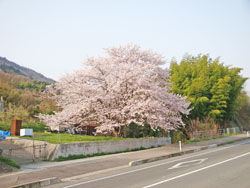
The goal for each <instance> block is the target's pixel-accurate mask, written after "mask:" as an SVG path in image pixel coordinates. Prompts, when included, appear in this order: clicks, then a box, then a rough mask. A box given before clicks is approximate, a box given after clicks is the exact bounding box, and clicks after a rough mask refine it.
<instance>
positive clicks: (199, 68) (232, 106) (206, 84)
mask: <svg viewBox="0 0 250 188" xmlns="http://www.w3.org/2000/svg"><path fill="white" fill-rule="evenodd" d="M170 70H171V72H170V73H171V78H170V80H171V82H172V86H171V91H172V92H174V93H177V94H181V95H183V96H187V97H188V100H189V101H190V102H191V107H192V111H191V114H190V116H189V118H190V119H200V120H204V119H205V118H207V117H210V118H212V119H214V120H216V121H217V122H220V123H221V124H224V123H226V122H227V121H229V120H231V119H232V118H233V116H234V115H235V114H236V112H237V110H239V107H238V105H239V104H238V102H237V98H238V97H239V96H240V92H241V90H242V88H243V84H244V82H245V81H246V80H247V78H244V77H242V76H241V75H240V72H241V70H242V69H241V68H232V67H230V66H225V65H224V64H223V63H220V62H219V58H216V59H214V60H212V59H211V58H210V57H209V55H198V56H196V57H194V56H189V55H186V56H184V57H183V59H182V60H181V62H180V63H177V62H176V61H173V62H171V66H170Z"/></svg>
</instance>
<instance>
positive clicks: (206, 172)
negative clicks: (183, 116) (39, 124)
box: [50, 140, 250, 188]
mask: <svg viewBox="0 0 250 188" xmlns="http://www.w3.org/2000/svg"><path fill="white" fill-rule="evenodd" d="M50 187H53V188H59V187H60V188H61V187H64V188H80V187H84V188H94V187H98V188H100V187H107V188H110V187H118V188H123V187H140V188H149V187H155V188H159V187H164V188H165V187H178V188H179V187H185V188H189V187H190V188H191V187H192V188H196V187H197V188H198V187H199V188H203V187H209V188H211V187H227V188H231V187H232V188H235V187H237V188H238V187H248V188H249V187H250V141H249V140H247V141H243V142H240V143H237V144H232V145H227V146H224V147H219V148H213V149H209V150H206V151H203V152H198V153H193V154H189V155H184V156H180V157H175V158H172V159H168V160H162V161H158V162H154V163H148V164H144V165H139V166H135V167H129V166H128V167H123V168H119V169H113V170H112V171H105V172H101V173H94V174H93V175H87V176H86V175H83V176H78V177H74V178H71V179H67V180H66V179H65V181H64V182H63V183H60V184H56V185H53V186H50Z"/></svg>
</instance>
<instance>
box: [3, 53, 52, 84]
mask: <svg viewBox="0 0 250 188" xmlns="http://www.w3.org/2000/svg"><path fill="white" fill-rule="evenodd" d="M0 69H1V70H2V71H3V72H5V73H11V74H16V75H20V76H24V77H28V78H30V79H32V80H35V81H40V82H46V83H54V82H55V81H54V80H53V79H50V78H47V77H45V76H44V75H42V74H40V73H38V72H36V71H34V70H32V69H29V68H26V67H23V66H20V65H18V64H16V63H14V62H12V61H9V60H8V59H6V58H4V57H0Z"/></svg>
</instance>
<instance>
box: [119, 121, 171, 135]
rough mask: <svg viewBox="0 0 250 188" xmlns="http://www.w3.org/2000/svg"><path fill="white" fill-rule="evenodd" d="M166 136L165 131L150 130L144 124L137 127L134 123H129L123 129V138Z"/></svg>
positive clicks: (158, 129) (146, 124)
mask: <svg viewBox="0 0 250 188" xmlns="http://www.w3.org/2000/svg"><path fill="white" fill-rule="evenodd" d="M166 135H167V133H166V131H164V130H163V129H162V128H157V129H156V130H152V129H151V127H150V125H149V124H148V123H145V125H144V126H138V125H137V124H136V123H130V124H129V125H128V126H126V127H124V129H123V136H124V137H125V138H141V137H160V136H166Z"/></svg>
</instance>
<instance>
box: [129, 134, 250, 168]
mask: <svg viewBox="0 0 250 188" xmlns="http://www.w3.org/2000/svg"><path fill="white" fill-rule="evenodd" d="M247 139H249V138H248V137H247V138H241V139H238V140H234V141H227V142H224V143H220V144H211V145H208V146H203V147H200V148H196V149H192V150H187V151H184V152H177V153H171V154H168V155H162V156H158V157H153V158H148V159H143V160H136V161H131V162H130V163H129V166H137V165H141V164H145V163H151V162H155V161H159V160H164V159H168V158H172V157H177V156H180V155H185V154H190V153H195V152H199V151H203V150H206V149H210V148H216V147H219V146H223V145H226V144H230V143H232V142H239V141H243V140H247Z"/></svg>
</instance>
